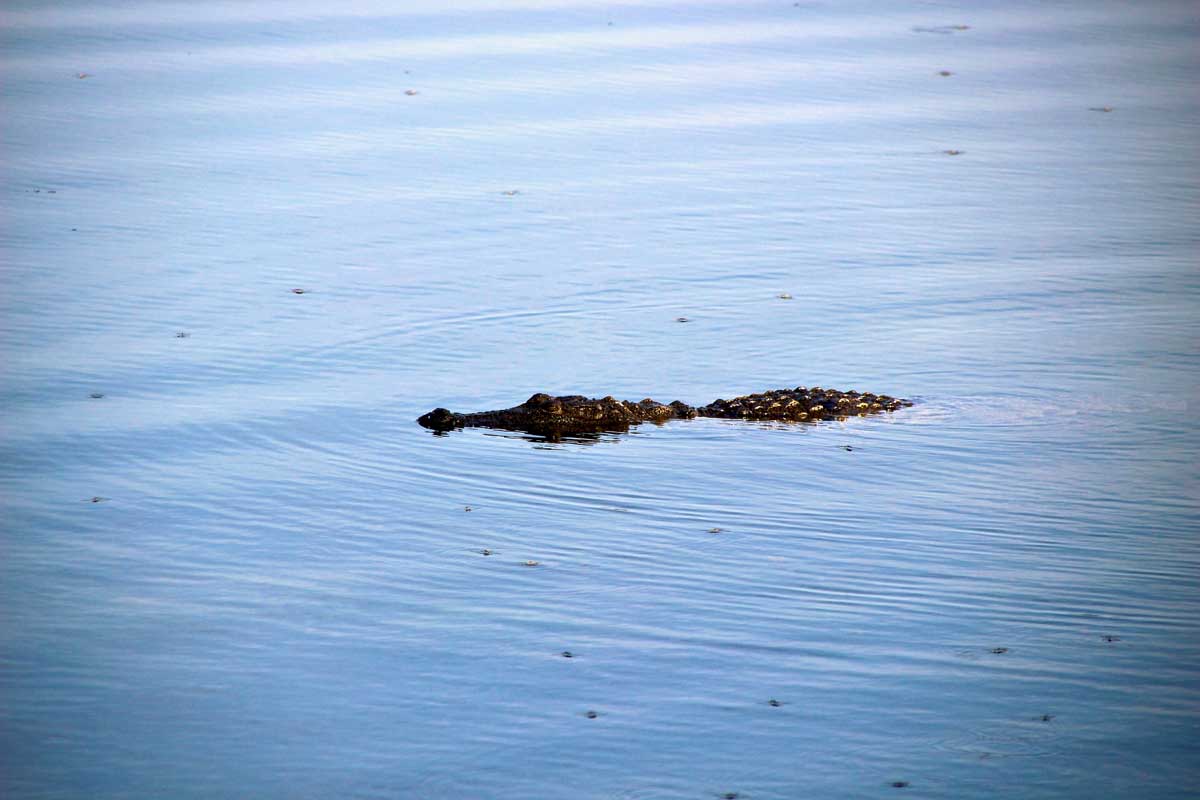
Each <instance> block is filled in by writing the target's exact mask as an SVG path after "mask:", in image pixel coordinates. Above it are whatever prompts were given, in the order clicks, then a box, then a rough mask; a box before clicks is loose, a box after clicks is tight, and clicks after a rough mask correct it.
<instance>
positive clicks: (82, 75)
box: [75, 72, 92, 80]
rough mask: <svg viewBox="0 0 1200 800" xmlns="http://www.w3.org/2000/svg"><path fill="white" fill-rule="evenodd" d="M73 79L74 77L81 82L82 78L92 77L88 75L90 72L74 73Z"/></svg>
mask: <svg viewBox="0 0 1200 800" xmlns="http://www.w3.org/2000/svg"><path fill="white" fill-rule="evenodd" d="M75 77H76V78H78V79H79V80H83V79H84V78H90V77H92V73H90V72H76V73H75Z"/></svg>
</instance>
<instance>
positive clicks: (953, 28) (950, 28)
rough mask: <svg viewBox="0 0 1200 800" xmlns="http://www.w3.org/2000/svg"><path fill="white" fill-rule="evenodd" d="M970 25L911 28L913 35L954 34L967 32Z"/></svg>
mask: <svg viewBox="0 0 1200 800" xmlns="http://www.w3.org/2000/svg"><path fill="white" fill-rule="evenodd" d="M969 30H971V26H970V25H924V26H917V27H915V28H913V31H914V32H915V33H942V34H947V33H954V32H956V31H969Z"/></svg>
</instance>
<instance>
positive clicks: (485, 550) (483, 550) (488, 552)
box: [475, 547, 496, 556]
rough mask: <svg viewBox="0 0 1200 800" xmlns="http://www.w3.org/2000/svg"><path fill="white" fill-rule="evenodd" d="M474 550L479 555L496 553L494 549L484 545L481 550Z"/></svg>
mask: <svg viewBox="0 0 1200 800" xmlns="http://www.w3.org/2000/svg"><path fill="white" fill-rule="evenodd" d="M475 552H476V553H479V555H481V556H492V555H495V554H496V551H495V550H489V549H487V548H486V547H485V548H483V549H482V550H476V551H475Z"/></svg>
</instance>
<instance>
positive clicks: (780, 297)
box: [775, 292, 792, 300]
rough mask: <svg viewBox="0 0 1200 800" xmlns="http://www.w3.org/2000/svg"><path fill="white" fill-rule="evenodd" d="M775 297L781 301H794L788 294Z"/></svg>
mask: <svg viewBox="0 0 1200 800" xmlns="http://www.w3.org/2000/svg"><path fill="white" fill-rule="evenodd" d="M775 296H776V297H778V298H779V299H780V300H791V299H792V296H791V295H790V294H788V293H787V292H780V293H779V294H777V295H775Z"/></svg>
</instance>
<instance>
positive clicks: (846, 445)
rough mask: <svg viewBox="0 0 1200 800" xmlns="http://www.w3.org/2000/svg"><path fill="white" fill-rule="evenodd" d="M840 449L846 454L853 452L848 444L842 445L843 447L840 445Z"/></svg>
mask: <svg viewBox="0 0 1200 800" xmlns="http://www.w3.org/2000/svg"><path fill="white" fill-rule="evenodd" d="M842 449H843V450H845V451H847V452H854V448H853V447H851V446H850V445H848V444H844V445H842Z"/></svg>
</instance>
